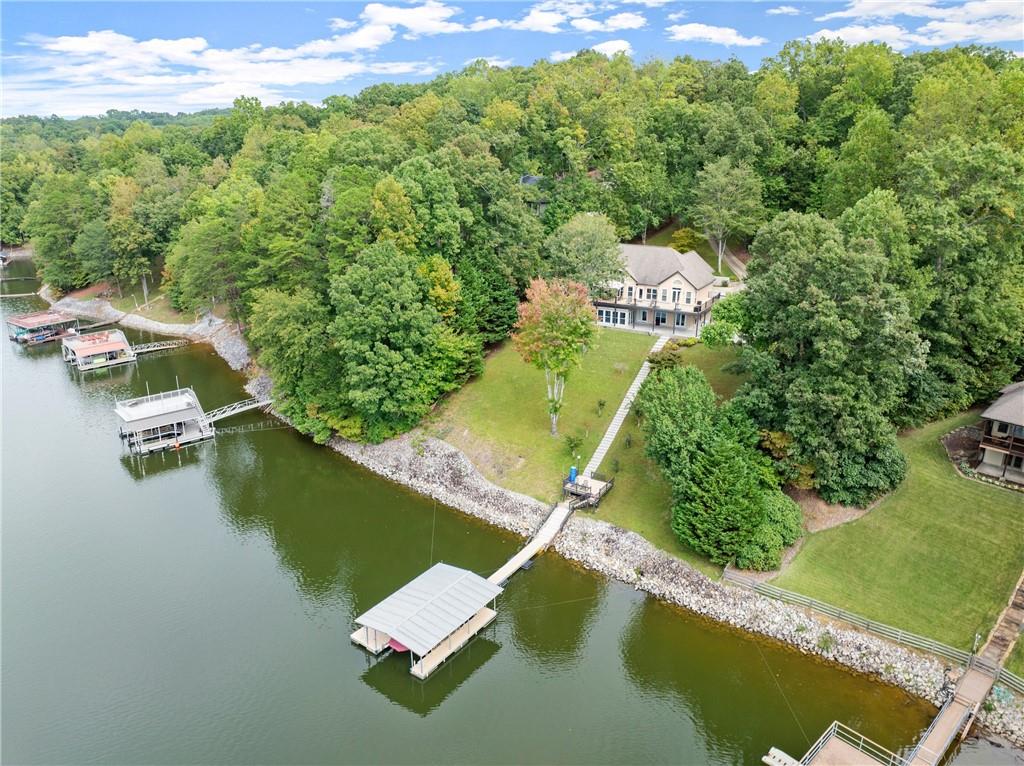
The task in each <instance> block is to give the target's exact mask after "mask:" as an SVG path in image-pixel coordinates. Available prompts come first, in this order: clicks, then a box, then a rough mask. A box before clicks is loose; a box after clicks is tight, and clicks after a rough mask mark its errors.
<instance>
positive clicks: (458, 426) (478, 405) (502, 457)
mask: <svg viewBox="0 0 1024 766" xmlns="http://www.w3.org/2000/svg"><path fill="white" fill-rule="evenodd" d="M654 340H655V339H654V338H652V337H651V336H649V335H645V334H642V333H636V332H628V331H624V330H610V329H603V330H602V331H601V333H600V335H599V336H598V341H597V344H596V345H595V346H594V348H592V349H590V350H589V351H588V352H587V353H586V354H585V355H584V357H583V364H582V366H581V367H580V368H579V369H576V370H574V371H573V372H572V374H571V376H570V377H569V381H568V383H567V384H566V387H565V400H564V402H563V408H562V414H561V417H560V418H559V422H558V430H559V434H560V436H559V437H558V438H554V437H552V436H551V435H550V433H549V431H550V425H549V419H548V413H547V402H546V401H545V398H544V397H545V385H544V373H543V372H542V371H541V370H538V369H535V368H533V367H530V366H529V365H527V364H526V363H525V362H523V360H522V359H521V358H520V357H519V354H518V353H517V352H516V350H515V348H514V347H513V346H512V344H511V343H510V342H506V343H504V344H503V345H502V346H500V347H499V348H498V349H496V350H495V351H493V352H492V353H491V354H489V355H488V357H487V360H486V362H485V365H484V372H483V374H482V375H481V376H480V377H479V378H477V379H476V380H473V381H471V382H470V383H469V384H468V385H466V386H465V387H463V388H462V389H461V390H460V391H458V392H457V393H455V394H453V395H452V397H451V398H450V399H448V400H447V401H446V402H445V403H444V404H443V405H442V406H441V407H440V408H439V411H438V413H437V415H436V416H435V417H434V418H433V419H432V422H431V423H430V424H429V425H428V426H427V428H428V430H429V431H430V432H431V433H433V434H435V435H437V436H438V437H440V438H442V439H444V440H445V441H447V442H449V443H450V444H452V445H454V446H455V447H458V448H459V449H460V450H462V452H464V453H465V454H466V455H467V456H468V457H469V459H470V460H471V461H472V462H473V465H475V466H476V467H477V468H478V469H479V470H480V471H481V473H483V474H484V476H486V477H487V478H488V479H490V480H491V481H493V482H494V483H496V484H498V485H500V486H503V487H506V488H508V489H512V490H516V491H517V492H523V493H525V494H527V495H532V496H533V497H536V498H538V499H540V500H544V501H545V502H553V501H555V500H557V499H558V497H559V496H560V494H561V486H562V483H561V479H562V477H563V476H564V475H566V474H567V473H568V470H569V466H570V465H572V464H573V463H577V462H578V465H579V468H580V469H581V470H582V468H583V466H584V465H586V462H587V460H588V458H589V456H590V455H592V454H593V452H594V450H595V449H596V448H597V444H598V442H599V441H600V440H601V436H602V435H603V434H604V431H605V429H606V428H607V427H608V424H609V423H610V422H611V419H612V416H613V415H614V414H615V410H616V409H617V408H618V406H619V403H620V402H621V401H622V397H623V396H624V395H625V393H626V389H627V388H629V384H630V383H632V382H633V378H634V377H635V376H636V373H637V371H638V370H639V369H640V365H641V364H642V363H643V360H644V359H645V358H646V357H647V354H648V352H649V351H650V349H651V346H652V345H654ZM600 400H604V402H605V406H604V408H603V409H602V410H601V412H600V414H599V413H598V402H599V401H600ZM567 435H568V436H579V437H581V438H582V439H583V442H582V444H581V446H580V448H579V449H578V450H577V454H579V455H581V456H582V459H581V460H580V461H575V460H573V458H572V457H571V454H570V452H569V450H568V449H567V447H566V440H565V437H566V436H567ZM615 491H616V490H613V493H614V492H615Z"/></svg>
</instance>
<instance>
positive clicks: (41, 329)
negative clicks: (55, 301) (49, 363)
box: [5, 309, 78, 346]
mask: <svg viewBox="0 0 1024 766" xmlns="http://www.w3.org/2000/svg"><path fill="white" fill-rule="evenodd" d="M5 321H6V323H7V337H9V338H10V339H11V340H13V341H16V342H18V343H24V344H25V345H26V346H35V345H38V344H39V343H49V342H50V341H52V340H60V339H61V338H66V337H68V336H71V335H77V334H78V319H77V318H76V317H73V316H71V314H65V313H64V312H63V311H53V310H52V309H47V310H46V311H34V312H32V313H31V314H19V315H18V316H12V317H7V319H6V320H5Z"/></svg>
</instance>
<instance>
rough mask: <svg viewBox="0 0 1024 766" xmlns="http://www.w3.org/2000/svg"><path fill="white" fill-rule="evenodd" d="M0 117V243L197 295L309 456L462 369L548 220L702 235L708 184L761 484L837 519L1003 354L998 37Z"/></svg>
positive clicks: (1017, 338) (1001, 64)
mask: <svg viewBox="0 0 1024 766" xmlns="http://www.w3.org/2000/svg"><path fill="white" fill-rule="evenodd" d="M0 130H2V139H3V141H2V144H3V149H2V151H3V156H2V160H3V185H2V190H0V204H2V207H0V218H2V223H0V239H2V241H3V242H5V243H8V244H12V243H18V242H22V241H26V240H31V241H32V244H33V246H34V248H35V251H36V254H37V258H38V265H39V268H40V270H41V273H42V275H43V277H44V279H45V280H46V281H47V282H49V283H50V284H52V285H54V286H55V287H57V288H58V289H61V290H71V289H73V288H77V287H81V286H83V285H86V284H89V283H92V282H96V281H100V280H109V281H112V282H114V283H118V284H131V283H135V282H138V281H139V280H140V279H141V278H142V277H143V276H144V275H148V274H152V273H154V269H158V270H160V271H161V272H162V274H163V289H164V290H165V291H166V293H167V295H168V296H169V297H170V299H171V300H172V301H173V303H174V304H175V305H176V306H177V307H178V308H180V309H183V310H193V309H198V308H200V307H203V306H207V305H209V304H210V303H211V301H216V302H217V303H218V304H220V305H226V306H227V307H228V308H229V310H230V313H231V316H232V317H233V318H234V319H235V320H236V321H238V322H239V324H240V325H241V326H242V327H244V329H245V332H246V333H247V335H248V337H249V339H250V341H251V342H252V343H253V344H254V346H255V347H256V348H257V349H258V351H259V353H260V360H261V362H262V364H263V365H264V366H265V367H266V368H267V369H268V370H269V371H270V372H271V374H272V376H273V378H274V383H275V387H276V395H277V397H278V402H279V406H280V407H281V408H282V410H283V411H284V412H285V413H286V414H287V415H288V416H289V417H291V418H292V419H293V421H294V422H295V423H296V424H297V425H298V427H300V428H301V429H303V430H305V431H307V432H309V433H311V434H313V435H314V436H315V437H316V438H317V439H319V440H323V439H326V438H327V437H328V436H329V435H330V434H331V433H333V432H337V433H341V434H344V435H346V436H349V437H353V438H360V439H371V440H379V439H383V438H386V437H387V436H389V435H392V434H395V433H397V432H400V431H402V430H405V429H408V428H410V427H411V426H413V425H414V424H415V423H417V422H418V421H419V420H420V419H421V418H422V417H423V416H424V414H425V413H426V412H427V411H428V410H429V408H430V406H431V405H432V403H433V402H434V401H436V399H437V398H438V397H439V396H441V395H443V394H444V393H445V392H447V391H451V390H453V389H454V388H457V387H458V386H459V385H461V383H462V382H464V381H465V380H466V379H467V378H468V377H469V376H472V375H473V374H475V373H477V372H478V371H479V370H480V369H481V364H482V354H483V349H484V348H485V347H486V345H487V344H491V343H494V342H497V341H500V340H501V339H503V338H505V337H506V336H507V335H508V334H509V332H510V329H511V327H512V326H513V324H514V323H515V321H516V316H517V314H516V310H517V305H518V303H519V301H520V300H521V299H522V297H523V295H524V292H525V290H526V288H527V286H528V285H529V284H530V280H531V279H532V278H533V277H535V276H537V275H538V274H540V275H545V274H549V273H551V272H552V268H553V267H552V258H553V256H552V252H551V249H550V248H549V247H548V243H550V242H552V241H558V240H559V236H556V235H559V232H561V235H560V236H561V240H563V241H564V240H565V239H566V237H567V236H569V234H566V233H565V231H566V230H564V229H563V228H562V227H565V226H570V225H571V220H572V219H573V217H574V216H576V215H577V214H579V213H582V212H597V213H601V214H603V215H604V216H606V217H607V219H609V220H610V221H611V223H612V225H613V226H614V228H615V231H616V234H617V235H618V236H619V237H620V238H622V239H632V238H641V237H643V236H644V235H645V232H646V231H647V230H648V229H650V228H653V227H657V226H659V225H661V224H662V223H664V222H666V221H669V220H671V219H672V218H678V219H679V220H680V221H682V222H683V223H684V224H686V225H687V226H690V227H693V228H696V229H699V230H703V231H709V232H710V230H711V229H712V228H713V225H712V224H713V222H712V221H711V220H710V219H711V218H714V212H715V210H716V209H720V208H721V207H722V205H724V204H726V203H727V202H728V196H729V194H728V193H729V192H730V191H734V190H736V189H742V190H744V191H743V194H744V195H747V196H749V195H754V196H756V197H757V199H755V200H753V201H752V202H753V203H755V204H748V205H746V214H745V216H741V218H743V219H744V221H745V222H744V223H743V224H742V225H740V224H737V226H735V227H733V230H732V231H731V233H732V234H733V235H734V236H735V235H739V236H741V237H743V238H745V239H746V241H747V242H749V243H751V252H752V254H753V258H752V261H751V263H750V267H749V271H750V276H749V280H748V286H749V289H748V290H747V291H746V292H745V293H744V294H743V295H742V296H741V297H739V298H737V299H731V300H729V301H726V302H724V303H722V304H720V306H719V307H716V319H717V321H718V322H719V327H720V328H721V330H722V331H724V332H719V333H718V336H719V338H720V337H721V336H722V335H723V334H725V335H729V336H730V337H732V336H733V335H735V334H738V335H740V336H741V337H742V338H743V339H744V341H745V349H746V350H745V353H744V355H743V364H744V365H746V367H747V368H748V370H749V372H750V382H749V383H748V384H747V385H746V386H745V387H744V389H743V390H742V391H741V392H740V395H739V396H738V397H737V402H738V403H737V405H735V406H736V407H738V408H742V409H744V410H745V412H746V413H747V414H748V416H749V417H750V418H751V419H752V420H753V422H754V423H756V425H757V426H758V428H759V429H760V432H761V434H762V438H763V445H762V446H763V447H764V448H765V449H767V450H768V452H769V454H771V455H772V456H773V457H774V458H775V459H776V461H777V465H778V466H780V467H781V469H782V473H783V475H784V477H785V478H786V479H787V480H789V481H793V482H797V483H804V484H807V485H811V486H816V487H817V488H818V489H819V490H820V491H821V492H822V494H823V495H824V496H825V497H826V498H828V499H830V500H837V501H845V502H856V503H864V502H867V501H869V500H870V499H871V498H872V497H874V496H877V495H878V494H879V493H880V492H883V491H885V490H887V489H888V488H890V487H892V486H894V485H895V484H896V483H898V481H899V480H900V479H901V478H902V476H903V472H904V470H905V466H904V461H903V458H902V456H901V455H900V453H899V450H898V449H897V447H896V442H895V431H896V429H897V428H901V427H906V426H911V425H914V424H918V423H921V422H924V421H926V420H928V419H931V418H934V417H936V416H938V415H940V414H943V413H947V412H953V411H958V410H961V409H963V408H965V407H967V406H969V405H971V404H972V403H973V402H975V401H978V400H979V399H982V398H984V397H987V396H990V395H991V394H992V393H993V392H994V391H996V390H997V389H998V388H999V387H1000V386H1002V385H1005V384H1006V383H1007V382H1008V381H1009V380H1011V379H1012V378H1013V376H1015V375H1017V374H1019V371H1020V369H1021V366H1022V362H1024V254H1022V243H1024V227H1022V215H1024V60H1021V59H1017V58H1015V57H1014V56H1013V55H1012V54H1011V53H1009V52H1006V51H1001V50H997V49H981V48H974V49H963V48H960V49H952V50H947V51H929V52H918V53H913V54H911V55H901V54H899V53H896V52H894V51H892V50H891V49H889V48H888V47H886V46H884V45H876V44H864V45H858V46H854V47H850V46H847V45H845V44H844V43H842V42H839V41H822V42H817V43H813V44H812V43H809V42H806V41H800V42H791V43H789V44H787V45H786V46H785V47H784V48H783V49H782V50H781V51H780V53H779V54H778V55H777V56H775V57H773V58H770V59H766V60H765V61H764V63H763V65H762V66H761V67H760V69H758V70H757V71H756V72H750V71H748V70H747V69H746V67H745V66H744V65H743V64H742V63H740V62H739V61H736V60H731V61H726V62H709V61H699V60H694V59H692V58H689V57H682V58H677V59H675V60H672V61H649V62H646V63H642V64H638V63H634V62H633V61H631V60H630V59H629V58H626V57H624V56H621V55H620V56H616V57H614V58H611V59H608V58H606V57H604V56H602V55H599V54H596V53H593V52H584V53H581V54H579V55H577V56H576V57H575V58H573V59H570V60H568V61H566V62H563V63H559V64H552V63H549V62H546V61H541V62H538V63H536V64H534V65H533V66H530V67H513V68H508V69H501V68H493V67H488V66H487V65H486V64H484V63H483V62H479V63H477V64H474V65H472V66H469V67H468V68H466V69H464V70H463V71H461V72H458V73H453V74H446V75H443V76H441V77H438V78H437V79H435V80H433V81H431V82H428V83H423V84H402V85H396V84H380V85H375V86H373V87H370V88H367V89H366V90H364V91H362V92H361V93H360V94H359V95H357V96H355V97H348V96H332V97H329V98H327V99H325V100H324V102H323V105H322V106H320V107H316V106H312V105H309V104H305V103H285V104H282V105H279V106H273V107H263V106H262V105H261V104H260V103H259V102H258V101H256V100H254V99H247V98H239V99H238V100H237V101H236V102H235V106H234V108H233V109H232V110H230V111H225V112H211V113H207V114H200V115H184V116H178V117H168V116H166V115H147V114H132V113H128V114H125V113H111V114H110V115H108V116H107V117H106V118H95V119H89V120H84V121H64V120H59V119H56V118H52V119H37V118H16V119H11V120H6V121H4V122H3V124H2V127H0ZM524 176H529V177H530V178H528V179H527V180H528V181H529V182H523V179H524ZM538 178H539V181H537V179H538ZM716 185H717V194H719V195H725V196H724V197H712V196H709V195H710V192H711V190H713V189H714V188H715V187H716ZM709 199H710V200H712V202H711V203H709ZM716 199H725V200H726V202H721V203H720V202H714V200H716ZM746 201H747V202H748V203H749V202H751V200H749V199H748V200H746ZM559 276H570V277H571V276H573V275H572V274H559ZM712 326H714V325H712Z"/></svg>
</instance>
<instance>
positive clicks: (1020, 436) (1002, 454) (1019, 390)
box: [977, 381, 1024, 484]
mask: <svg viewBox="0 0 1024 766" xmlns="http://www.w3.org/2000/svg"><path fill="white" fill-rule="evenodd" d="M981 418H982V421H983V422H984V426H983V429H982V436H981V444H980V445H979V448H980V451H981V462H980V463H978V467H977V471H978V472H979V473H983V474H986V475H987V476H994V477H996V478H999V479H1003V480H1004V481H1012V482H1015V483H1017V484H1024V381H1018V382H1017V383H1011V384H1010V385H1008V386H1006V388H1004V389H1003V391H1002V396H1000V397H999V398H998V399H996V400H995V401H994V402H992V404H991V405H989V407H988V409H986V410H985V411H984V412H982V413H981Z"/></svg>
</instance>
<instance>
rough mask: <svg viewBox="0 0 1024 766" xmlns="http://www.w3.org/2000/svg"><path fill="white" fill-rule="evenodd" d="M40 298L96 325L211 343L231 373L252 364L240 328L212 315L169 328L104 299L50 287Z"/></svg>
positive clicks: (164, 323)
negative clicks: (65, 293)
mask: <svg viewBox="0 0 1024 766" xmlns="http://www.w3.org/2000/svg"><path fill="white" fill-rule="evenodd" d="M39 295H40V297H41V298H42V299H43V300H45V301H46V302H47V303H49V304H50V305H51V306H53V307H54V308H55V309H59V310H61V311H66V312H68V313H69V314H74V315H75V316H79V317H85V318H87V319H92V320H94V321H97V322H110V323H111V324H113V323H116V324H119V325H122V326H123V327H130V328H131V329H133V330H142V331H144V332H154V333H158V334H160V335H170V336H174V337H179V338H188V339H189V340H191V341H193V342H195V343H209V344H210V345H211V346H213V348H214V350H215V351H216V352H217V353H218V354H219V355H220V356H221V358H222V359H223V360H224V361H225V362H227V363H228V366H229V367H231V369H232V370H236V371H238V370H244V369H245V368H247V367H248V366H249V365H250V364H251V363H252V357H251V356H250V354H249V346H248V344H246V342H245V339H244V338H243V337H242V334H241V333H240V332H239V331H238V328H237V327H236V326H235V325H234V324H233V323H231V322H225V321H224V320H223V319H218V318H217V317H215V316H213V315H212V314H206V315H205V316H204V317H203V318H202V319H200V320H199V321H198V322H195V323H194V324H170V323H168V322H157V321H156V320H154V319H150V318H148V317H144V316H140V315H138V314H130V313H128V312H125V311H118V310H117V309H115V308H114V307H113V306H112V305H110V302H109V301H105V300H103V299H101V298H90V299H88V300H83V299H81V298H72V297H69V296H64V297H62V298H57V297H56V296H55V295H54V293H53V291H52V290H51V289H50V287H49V285H45V286H44V287H43V288H42V289H41V290H40V291H39Z"/></svg>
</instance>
